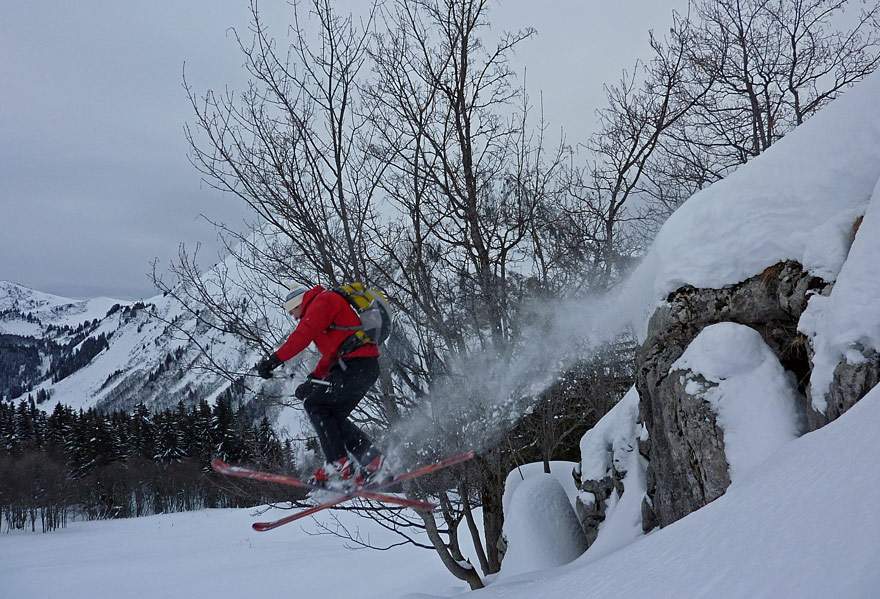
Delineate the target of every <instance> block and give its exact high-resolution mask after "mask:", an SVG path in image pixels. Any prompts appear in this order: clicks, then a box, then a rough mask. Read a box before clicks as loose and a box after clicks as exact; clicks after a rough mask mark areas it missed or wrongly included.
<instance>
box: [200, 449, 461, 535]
mask: <svg viewBox="0 0 880 599" xmlns="http://www.w3.org/2000/svg"><path fill="white" fill-rule="evenodd" d="M475 453H476V452H474V451H467V452H465V453H462V454H458V455H455V456H452V457H449V458H446V459H444V460H439V461H437V462H434V463H432V464H428V465H426V466H422V467H421V468H416V469H415V470H411V471H409V472H406V473H404V474H401V475H399V476H396V477H394V478H393V479H391V480H389V481H386V482H383V483H379V484H375V485H369V486H367V487H355V488H351V489H346V490H337V489H328V488H327V487H322V486H319V485H312V484H310V483H308V482H306V481H304V480H301V479H298V478H295V477H293V476H285V475H283V474H273V473H271V472H260V471H259V470H249V469H247V468H240V467H238V466H230V465H229V464H226V463H225V462H223V461H221V460H219V459H215V460H213V461H212V462H211V466H212V467H213V468H214V470H216V471H217V472H221V473H223V474H228V475H230V476H239V477H242V478H252V479H256V480H263V481H269V482H276V483H281V484H287V485H294V486H297V487H306V488H312V489H320V490H322V491H327V490H330V491H335V492H338V493H340V496H339V497H337V498H335V499H331V500H330V501H326V502H324V503H320V504H318V505H316V506H313V507H310V508H308V509H306V510H303V511H301V512H297V513H295V514H291V515H290V516H286V517H284V518H281V519H279V520H275V521H273V522H255V523H254V524H253V529H254V530H257V531H260V532H263V531H266V530H272V529H273V528H278V527H279V526H282V525H284V524H287V523H289V522H293V521H294V520H299V519H300V518H305V517H306V516H311V515H312V514H314V513H316V512H320V511H321V510H325V509H327V508H331V507H333V506H335V505H338V504H340V503H343V502H345V501H348V500H350V499H353V498H355V497H364V498H366V499H372V500H374V501H380V502H385V503H393V504H396V505H401V506H404V507H411V508H413V509H418V510H425V511H430V510H433V509H434V508H435V507H437V506H436V504H433V503H427V502H423V501H417V500H414V499H406V498H403V497H397V496H396V495H389V494H386V493H380V492H379V491H381V490H383V489H386V488H388V487H391V486H394V485H395V484H397V483H400V482H403V481H405V480H410V479H413V478H416V477H418V476H422V475H424V474H428V473H430V472H434V471H436V470H440V469H442V468H446V467H447V466H452V465H453V464H459V463H461V462H465V461H467V460H469V459H471V458H472V457H474V455H475Z"/></svg>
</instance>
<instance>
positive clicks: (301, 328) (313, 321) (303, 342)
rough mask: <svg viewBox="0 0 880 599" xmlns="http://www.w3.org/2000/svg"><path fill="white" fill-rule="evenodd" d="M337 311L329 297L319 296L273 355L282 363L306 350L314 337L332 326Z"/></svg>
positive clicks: (322, 294)
mask: <svg viewBox="0 0 880 599" xmlns="http://www.w3.org/2000/svg"><path fill="white" fill-rule="evenodd" d="M337 311H338V308H337V307H336V306H334V305H333V303H332V301H331V298H330V297H328V296H326V295H325V294H324V293H321V294H319V295H318V296H317V297H316V298H315V299H314V300H312V303H311V304H309V306H308V309H307V310H306V313H305V314H304V315H303V317H302V320H300V321H299V325H297V327H296V329H295V330H294V331H293V333H291V334H290V337H288V338H287V341H286V342H285V343H284V345H282V346H281V347H280V348H278V351H276V352H275V354H276V355H277V356H278V358H279V359H280V360H281V361H282V362H286V361H287V360H289V359H291V358H292V357H294V356H295V355H297V354H298V353H299V352H301V351H302V350H304V349H305V348H307V347H308V346H309V343H311V342H312V341H314V340H315V337H317V336H318V335H319V334H321V332H322V331H324V330H326V329H327V327H329V326H330V325H331V324H333V319H334V318H335V317H336V312H337Z"/></svg>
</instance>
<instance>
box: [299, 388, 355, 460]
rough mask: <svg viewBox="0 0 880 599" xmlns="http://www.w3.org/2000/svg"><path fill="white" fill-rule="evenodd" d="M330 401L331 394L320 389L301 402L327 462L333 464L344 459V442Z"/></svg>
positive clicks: (331, 399) (331, 398)
mask: <svg viewBox="0 0 880 599" xmlns="http://www.w3.org/2000/svg"><path fill="white" fill-rule="evenodd" d="M332 401H333V397H332V396H331V394H330V393H329V392H327V391H326V390H325V389H323V388H321V389H317V390H316V391H315V392H314V393H312V394H311V395H310V396H309V397H307V398H306V399H305V401H304V402H303V407H304V408H305V410H306V414H308V415H309V420H311V421H312V426H313V427H315V433H316V434H317V435H318V443H319V444H320V445H321V451H323V452H324V458H325V459H326V461H327V462H335V461H336V460H339V459H341V458H343V457H345V442H344V441H343V438H342V432H341V430H340V428H339V422H340V421H339V418H338V416H336V415H335V414H334V410H333V407H332Z"/></svg>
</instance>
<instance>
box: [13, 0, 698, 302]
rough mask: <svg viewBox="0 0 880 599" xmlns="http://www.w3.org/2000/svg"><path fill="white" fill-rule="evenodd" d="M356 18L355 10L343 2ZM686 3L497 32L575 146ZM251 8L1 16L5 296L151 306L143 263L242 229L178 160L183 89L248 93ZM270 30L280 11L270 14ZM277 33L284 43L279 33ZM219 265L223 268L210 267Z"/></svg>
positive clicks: (581, 14) (92, 5)
mask: <svg viewBox="0 0 880 599" xmlns="http://www.w3.org/2000/svg"><path fill="white" fill-rule="evenodd" d="M337 5H338V6H339V7H340V8H341V9H342V10H350V9H346V8H345V7H346V6H348V7H359V6H361V5H362V2H360V1H357V0H347V1H345V2H338V3H337ZM685 5H686V2H685V1H684V0H657V1H652V0H618V2H607V0H581V1H576V0H545V1H543V2H539V1H536V0H506V1H504V2H502V3H501V4H500V5H498V6H495V7H493V13H492V14H493V17H492V22H493V27H494V28H496V29H499V30H500V29H508V30H512V29H519V28H522V27H527V26H532V27H535V28H536V29H537V31H538V35H537V37H534V38H532V39H531V40H528V41H526V42H525V43H523V44H522V45H521V46H520V47H519V50H518V52H517V56H516V58H515V62H514V65H515V66H516V68H517V70H518V71H519V72H522V70H523V69H524V68H526V69H527V72H528V76H527V84H528V88H529V90H530V94H531V96H532V98H533V100H535V101H537V99H538V98H539V92H543V98H544V113H545V116H546V117H547V118H548V119H549V120H550V121H551V124H552V125H553V126H554V127H555V128H558V127H563V128H564V129H565V130H566V133H567V135H568V139H569V141H578V140H583V139H585V138H586V136H587V133H588V132H589V130H590V129H591V127H592V124H593V122H594V112H595V110H596V109H597V108H598V107H600V106H601V104H602V101H603V97H604V96H603V91H602V85H603V84H604V83H609V82H613V81H616V80H617V78H618V77H619V74H620V71H621V70H622V69H624V68H627V69H630V68H631V67H632V65H633V63H634V61H635V60H636V59H637V58H640V57H641V58H647V57H649V55H650V49H649V47H648V30H649V29H654V30H655V31H657V32H658V34H659V35H662V33H663V32H665V31H666V30H668V28H669V26H670V24H671V16H672V10H673V9H678V10H681V9H682V8H683V7H684V6H685ZM247 6H248V4H247V0H210V1H204V0H202V1H199V2H196V1H194V0H153V1H152V2H134V1H129V0H116V1H113V2H107V1H103V2H98V1H93V0H78V1H77V2H49V1H45V0H31V1H28V2H11V1H10V2H3V3H2V4H0V280H8V281H12V282H14V283H19V284H22V285H26V286H28V287H32V288H35V289H38V290H40V291H45V292H49V293H55V294H59V295H63V296H67V297H74V298H85V297H96V296H109V297H115V298H119V299H137V298H147V297H151V296H153V295H155V289H154V288H153V286H152V284H151V283H150V281H149V277H148V273H149V271H150V263H151V261H152V260H153V259H158V260H159V263H160V265H167V264H168V262H169V261H170V260H171V259H173V258H174V257H175V256H176V255H177V250H178V246H179V244H180V243H186V244H187V246H190V247H191V246H193V245H194V244H195V243H197V242H199V243H201V244H202V251H201V254H202V255H203V256H205V257H216V256H217V252H218V248H219V244H218V243H217V239H216V233H215V231H214V229H213V228H212V226H211V225H210V224H208V223H207V222H206V221H205V220H204V219H202V218H200V215H202V214H204V215H207V216H209V217H210V218H212V219H214V220H219V221H223V222H226V223H227V224H230V225H232V226H237V225H238V224H239V223H241V222H242V220H243V219H244V218H246V217H247V216H248V215H247V213H246V212H245V211H244V208H243V207H242V206H240V205H239V204H238V203H237V202H236V201H235V199H234V198H232V197H230V196H225V195H222V194H220V193H219V192H216V191H213V190H211V189H209V188H206V187H205V186H204V185H202V184H201V183H200V180H199V173H198V172H197V171H196V170H195V168H194V167H193V166H192V165H191V164H190V163H189V161H188V160H187V157H186V154H187V145H186V140H185V138H184V135H183V126H184V123H186V122H187V121H191V120H192V114H191V107H190V106H189V104H188V101H187V99H186V96H185V93H184V91H183V88H182V79H181V74H182V72H183V65H184V63H186V71H187V78H188V80H189V81H190V83H191V84H193V86H194V87H195V88H196V89H197V90H205V89H208V88H213V89H222V88H223V87H224V86H226V85H229V86H231V87H232V88H235V89H243V87H244V83H245V81H246V77H245V75H244V73H243V71H242V68H241V63H242V58H241V56H240V55H239V52H238V51H237V47H236V45H235V40H234V39H233V38H232V37H231V35H230V34H228V32H227V30H228V29H229V28H230V27H235V28H236V29H239V30H244V29H245V28H246V27H247V25H248V22H249V21H248V17H249V12H248V8H247ZM260 6H261V7H262V9H263V12H264V14H265V15H267V17H268V18H269V19H270V20H271V21H272V22H273V23H285V22H289V19H288V15H289V10H290V9H289V8H288V7H287V4H286V2H284V1H282V0H263V1H262V2H261V3H260ZM279 32H281V33H283V30H282V29H279ZM214 261H216V260H214Z"/></svg>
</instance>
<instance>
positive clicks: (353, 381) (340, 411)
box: [303, 358, 379, 465]
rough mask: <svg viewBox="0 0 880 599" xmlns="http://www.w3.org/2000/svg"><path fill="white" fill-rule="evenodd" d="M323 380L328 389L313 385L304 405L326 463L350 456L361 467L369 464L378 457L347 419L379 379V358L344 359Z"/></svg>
mask: <svg viewBox="0 0 880 599" xmlns="http://www.w3.org/2000/svg"><path fill="white" fill-rule="evenodd" d="M344 364H345V368H343V367H342V366H340V365H339V364H337V365H335V366H333V368H331V369H330V373H329V374H328V375H327V377H326V378H325V379H324V380H325V381H327V382H328V383H330V386H329V387H328V386H326V385H316V388H315V390H314V391H313V392H312V393H311V394H309V396H308V397H306V398H305V400H304V401H303V406H304V407H305V410H306V413H307V414H308V415H309V418H310V419H311V421H312V425H313V426H314V427H315V432H316V433H317V434H318V441H319V442H320V444H321V450H322V451H323V452H324V456H325V457H326V458H327V461H328V462H332V461H335V460H338V459H340V458H343V457H345V455H346V452H348V453H350V454H351V455H352V456H354V458H355V459H356V460H357V461H358V462H359V463H360V464H361V465H367V464H369V463H370V462H371V461H372V460H373V458H375V457H376V456H377V455H379V453H378V452H377V451H376V450H375V449H374V448H373V444H372V442H371V441H370V439H369V437H367V435H365V434H364V433H363V431H361V430H360V429H359V428H358V427H356V426H355V425H354V424H352V422H351V420H349V418H348V415H349V414H351V411H352V410H354V408H355V406H357V404H358V402H359V401H360V400H361V399H363V398H364V395H366V394H367V391H369V390H370V387H372V386H373V383H375V382H376V379H378V378H379V358H347V359H346V360H345V361H344Z"/></svg>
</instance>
